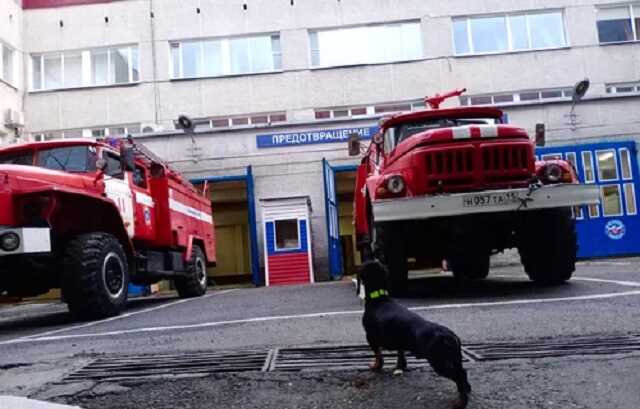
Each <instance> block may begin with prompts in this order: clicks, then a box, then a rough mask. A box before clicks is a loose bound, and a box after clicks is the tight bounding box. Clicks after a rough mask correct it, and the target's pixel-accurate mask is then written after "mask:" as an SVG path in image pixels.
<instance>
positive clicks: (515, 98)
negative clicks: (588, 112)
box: [460, 88, 573, 106]
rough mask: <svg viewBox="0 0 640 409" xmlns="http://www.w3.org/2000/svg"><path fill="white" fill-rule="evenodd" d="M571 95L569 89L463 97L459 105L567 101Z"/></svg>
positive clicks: (571, 92)
mask: <svg viewBox="0 0 640 409" xmlns="http://www.w3.org/2000/svg"><path fill="white" fill-rule="evenodd" d="M572 95H573V91H572V90H571V89H570V88H553V89H543V90H532V91H522V92H513V93H500V94H491V95H465V96H461V97H460V105H464V106H467V105H500V104H518V103H520V102H537V101H544V100H569V99H571V97H572Z"/></svg>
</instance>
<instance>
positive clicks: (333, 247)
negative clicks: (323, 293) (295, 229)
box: [322, 159, 342, 280]
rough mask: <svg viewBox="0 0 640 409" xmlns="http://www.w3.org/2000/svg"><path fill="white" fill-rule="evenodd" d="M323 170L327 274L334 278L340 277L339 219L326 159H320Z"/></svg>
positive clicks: (331, 170)
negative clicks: (327, 251) (327, 252)
mask: <svg viewBox="0 0 640 409" xmlns="http://www.w3.org/2000/svg"><path fill="white" fill-rule="evenodd" d="M322 167H323V170H324V172H323V173H324V194H325V211H326V215H327V239H328V248H329V274H330V275H331V278H332V279H334V280H336V279H339V278H340V277H342V245H341V243H340V221H339V218H338V200H337V195H336V175H335V170H334V169H333V168H332V167H331V165H330V164H329V162H328V161H327V160H326V159H323V160H322Z"/></svg>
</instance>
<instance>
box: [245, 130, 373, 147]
mask: <svg viewBox="0 0 640 409" xmlns="http://www.w3.org/2000/svg"><path fill="white" fill-rule="evenodd" d="M379 129H380V128H379V127H378V126H368V127H359V128H342V129H320V130H313V131H306V132H294V133H281V134H264V135H258V136H256V143H257V145H258V148H260V149H263V148H280V147H285V146H301V145H315V144H320V143H338V142H346V141H347V140H348V139H349V135H351V134H352V133H357V134H359V135H360V139H371V137H372V136H373V135H375V134H376V132H378V130H379Z"/></svg>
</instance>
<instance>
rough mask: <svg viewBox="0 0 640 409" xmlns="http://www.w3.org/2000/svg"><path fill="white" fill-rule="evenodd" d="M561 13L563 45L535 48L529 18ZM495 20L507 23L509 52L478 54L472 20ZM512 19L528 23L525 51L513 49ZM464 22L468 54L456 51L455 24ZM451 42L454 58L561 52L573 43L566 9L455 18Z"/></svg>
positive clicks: (452, 21)
mask: <svg viewBox="0 0 640 409" xmlns="http://www.w3.org/2000/svg"><path fill="white" fill-rule="evenodd" d="M553 13H560V17H561V19H562V36H563V40H564V41H563V42H564V44H563V45H560V46H551V47H533V41H532V39H533V36H532V32H531V24H530V23H529V17H530V16H533V15H543V14H553ZM491 17H493V18H495V17H502V18H504V22H505V29H506V34H507V38H506V40H507V50H505V51H481V52H476V51H475V50H474V46H473V32H472V30H471V20H473V19H482V18H491ZM511 17H525V23H526V32H527V45H528V47H527V48H523V49H514V48H513V43H514V41H513V30H512V24H511ZM461 20H464V21H465V24H466V31H467V48H468V50H469V51H468V52H466V53H458V50H457V49H456V41H455V38H456V34H455V29H454V27H453V24H454V23H455V21H461ZM451 41H452V45H453V56H454V57H474V56H482V55H499V54H513V53H524V52H531V51H546V50H561V49H564V48H571V43H570V41H569V36H568V33H567V16H566V12H565V9H564V8H552V9H548V10H524V11H518V12H513V13H492V14H478V15H467V16H464V15H463V16H455V17H452V18H451Z"/></svg>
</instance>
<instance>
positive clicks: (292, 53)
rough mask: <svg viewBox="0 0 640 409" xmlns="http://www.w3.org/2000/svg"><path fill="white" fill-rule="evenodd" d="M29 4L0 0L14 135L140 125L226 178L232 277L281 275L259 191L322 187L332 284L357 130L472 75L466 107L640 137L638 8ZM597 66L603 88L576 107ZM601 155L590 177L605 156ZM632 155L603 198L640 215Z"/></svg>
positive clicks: (234, 1) (246, 0)
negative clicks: (267, 270) (188, 127)
mask: <svg viewBox="0 0 640 409" xmlns="http://www.w3.org/2000/svg"><path fill="white" fill-rule="evenodd" d="M19 3H20V2H16V1H15V0H0V21H2V22H3V24H0V44H1V45H2V47H3V50H8V51H6V52H3V54H2V55H3V57H4V59H3V60H0V61H1V62H3V73H5V74H4V75H0V109H2V113H3V115H5V114H6V112H7V111H9V110H10V111H15V112H18V113H23V115H20V114H17V115H13V116H12V117H15V118H16V121H13V122H11V121H6V120H5V121H4V123H3V124H2V125H0V135H2V138H3V139H2V142H3V143H11V142H14V141H16V140H22V139H35V140H47V139H52V138H69V137H92V136H93V137H98V136H107V135H122V134H127V133H132V134H134V135H136V137H138V138H140V139H141V140H143V141H144V143H145V144H146V145H148V146H149V147H150V148H151V149H152V150H154V151H155V152H156V153H157V154H159V155H160V156H162V157H164V158H165V159H166V160H168V161H169V162H171V163H172V164H173V165H174V166H175V167H177V168H178V169H180V170H182V171H183V172H185V174H186V175H188V176H189V177H190V178H192V179H194V180H195V181H197V182H201V183H207V184H208V185H209V186H210V188H211V190H212V198H213V201H214V207H215V211H216V215H217V216H216V222H217V224H218V236H219V249H220V252H221V256H220V257H221V265H220V266H218V267H217V268H216V269H215V270H214V271H212V274H213V275H214V278H215V277H218V279H219V280H220V281H224V280H225V279H227V278H228V279H232V277H236V278H237V277H249V276H251V277H253V280H254V281H259V282H264V277H263V276H261V275H263V274H264V273H263V270H264V261H263V260H264V254H263V253H264V251H262V249H263V248H264V240H263V237H264V232H263V229H262V213H261V207H260V206H261V205H260V203H261V200H264V199H274V198H287V197H300V196H306V197H308V198H309V203H310V209H311V211H310V216H309V220H310V222H309V229H310V237H311V242H312V243H311V249H312V252H313V264H314V265H313V271H314V273H315V278H316V279H317V280H323V279H327V278H328V277H329V276H330V275H331V274H330V273H331V272H332V268H331V254H335V251H337V250H336V249H333V253H332V250H331V247H332V246H334V247H335V246H336V245H339V246H340V247H341V248H340V253H341V258H342V260H343V269H344V267H345V266H346V270H347V271H349V269H350V268H351V267H352V266H353V264H355V263H356V261H357V256H356V255H355V254H354V252H353V248H354V243H353V235H352V226H351V224H350V220H351V217H350V209H349V202H350V200H351V199H352V197H353V178H354V177H353V165H354V164H355V163H356V162H355V161H354V160H353V159H351V158H349V157H348V156H347V151H346V143H345V142H344V140H345V138H346V135H348V134H349V133H351V132H359V133H361V135H362V136H363V138H366V137H368V136H370V134H371V132H374V131H375V129H374V128H375V126H376V124H377V121H378V119H379V118H380V117H381V116H383V115H384V114H385V113H388V112H393V111H400V110H412V109H422V108H424V104H423V98H424V96H425V95H433V94H435V93H438V92H444V91H449V90H452V89H455V88H462V87H464V88H467V90H468V91H467V94H466V95H465V96H462V97H461V98H460V99H458V100H454V101H450V102H448V104H449V105H458V104H462V105H483V104H496V105H498V106H501V107H503V108H504V110H505V112H506V113H507V114H508V117H509V121H510V122H512V123H514V124H518V125H521V126H523V127H525V128H527V129H528V130H529V131H530V132H531V134H533V132H534V129H535V127H536V124H545V126H546V130H547V141H548V144H549V145H551V146H567V145H569V146H571V145H576V144H594V143H595V144H597V143H604V142H611V143H615V142H618V141H619V142H622V141H625V142H626V141H631V142H633V143H634V145H633V146H635V142H636V141H638V140H639V139H640V119H639V118H640V117H639V115H638V112H640V41H639V40H640V3H637V2H620V1H608V0H572V1H568V0H564V1H551V0H539V1H536V2H531V1H528V0H513V1H509V2H478V1H472V0H452V1H448V2H441V1H431V0H427V1H425V0H155V1H154V0H121V1H89V0H23V1H22V4H19ZM6 22H8V24H5V23H6ZM584 78H589V79H590V81H591V88H590V90H589V92H588V94H587V96H586V97H585V99H584V101H582V102H581V103H580V104H579V105H577V106H576V107H575V109H574V110H572V103H571V97H572V88H573V86H574V84H575V83H576V82H577V81H579V80H582V79H584ZM180 114H187V115H189V116H190V117H191V118H194V119H195V121H196V123H197V132H196V134H195V136H194V137H193V138H191V137H190V136H186V135H184V134H183V133H182V132H181V131H176V130H175V125H174V123H175V120H176V119H177V118H178V116H179V115H180ZM22 116H23V117H24V121H22V122H23V123H24V126H23V127H19V126H16V125H22V124H21V123H20V122H21V121H20V120H21V117H22ZM5 119H6V118H5ZM16 129H17V131H16ZM594 149H595V148H594ZM611 149H615V148H611ZM563 152H565V151H563ZM616 152H618V151H616ZM568 153H569V154H571V153H572V152H568ZM631 153H632V154H633V156H634V161H633V163H635V157H636V155H637V153H636V151H635V150H633V151H632V152H631ZM616 154H617V153H616ZM563 155H564V153H563ZM593 155H595V157H592V160H595V162H593V163H592V164H591V167H592V169H591V170H592V172H593V171H595V170H596V165H597V166H600V165H602V167H605V166H606V165H607V162H606V161H607V159H606V158H605V157H604V156H603V159H602V160H603V162H602V164H600V163H599V162H598V156H597V155H598V154H597V152H596V151H595V150H594V153H593ZM570 157H571V156H569V158H570ZM585 158H587V157H585ZM580 159H582V157H581V158H580ZM624 160H625V159H624V157H622V156H619V157H618V159H617V160H616V162H615V163H614V167H615V166H617V167H618V170H619V172H616V173H617V174H618V176H620V183H619V188H618V189H617V190H616V191H612V190H607V191H605V193H603V195H608V196H607V197H608V198H609V199H610V200H608V201H605V202H606V203H613V201H615V200H618V202H619V203H620V206H619V207H620V209H621V210H622V208H623V207H624V209H626V210H623V213H625V212H626V213H629V214H630V215H631V216H633V215H634V214H635V213H637V212H635V190H634V191H633V192H631V190H630V188H629V187H627V185H629V183H625V180H628V179H623V178H622V174H623V173H624V172H625V169H622V168H620V167H621V166H623V165H624ZM628 162H629V166H632V161H628ZM579 167H582V168H584V172H583V173H588V171H589V166H588V164H587V162H585V163H584V164H581V165H580V166H579ZM598 169H600V168H599V167H598ZM334 172H337V173H336V174H335V175H334V174H333V173H334ZM631 172H632V178H633V175H634V174H635V173H637V168H633V169H632V170H631ZM587 176H588V175H587ZM593 179H594V183H596V182H599V179H598V178H595V177H594V178H593ZM596 179H598V180H596ZM602 180H603V181H606V180H607V179H606V178H602ZM616 192H617V193H616ZM623 204H624V206H623ZM603 206H607V205H606V204H605V205H603ZM632 209H633V210H634V212H629V211H628V210H632ZM585 211H589V210H585ZM590 211H591V214H590V215H591V216H593V217H594V218H595V217H596V214H595V210H593V209H592V210H590ZM616 212H617V208H616V209H613V210H610V209H607V208H605V207H602V208H600V209H598V217H604V216H605V215H608V214H609V215H617V214H618V213H616ZM334 213H335V214H337V217H333V214H334ZM626 213H625V215H626ZM585 217H587V218H588V217H589V216H587V215H585ZM336 220H337V221H336ZM336 236H337V238H338V239H340V240H338V241H337V242H334V241H333V240H332V237H333V238H336ZM336 243H337V244H336ZM334 270H335V269H334ZM252 273H253V275H251V274H252Z"/></svg>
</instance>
